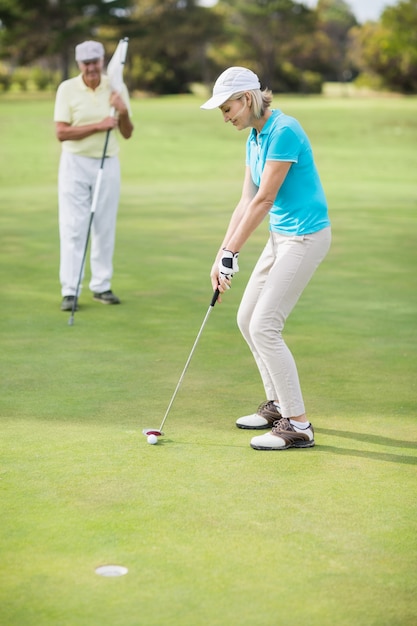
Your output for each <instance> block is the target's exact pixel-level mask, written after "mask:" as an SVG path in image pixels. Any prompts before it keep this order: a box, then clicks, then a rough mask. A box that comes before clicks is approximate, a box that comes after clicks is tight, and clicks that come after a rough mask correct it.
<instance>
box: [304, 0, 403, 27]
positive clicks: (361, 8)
mask: <svg viewBox="0 0 417 626" xmlns="http://www.w3.org/2000/svg"><path fill="white" fill-rule="evenodd" d="M297 1H298V0H297ZM299 1H300V2H302V3H303V4H305V5H307V6H309V7H315V6H316V5H317V0H299ZM345 2H346V4H348V5H349V6H350V7H351V9H352V13H354V14H355V17H356V19H357V20H358V22H360V23H363V22H366V21H367V20H373V21H378V19H379V18H380V16H381V13H382V12H383V10H384V9H385V8H386V7H387V6H392V5H394V4H398V0H345Z"/></svg>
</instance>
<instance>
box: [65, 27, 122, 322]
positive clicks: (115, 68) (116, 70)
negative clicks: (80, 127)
mask: <svg viewBox="0 0 417 626" xmlns="http://www.w3.org/2000/svg"><path fill="white" fill-rule="evenodd" d="M128 43H129V38H128V37H125V38H124V39H121V40H120V41H119V45H118V47H117V49H116V52H115V53H114V55H113V57H112V59H111V61H110V63H109V66H108V70H107V73H108V75H109V78H110V84H111V86H112V89H114V90H115V91H120V84H121V83H122V81H123V77H122V73H123V66H124V64H125V61H126V54H127V46H128ZM110 74H111V76H110ZM115 112H116V111H115V108H114V107H112V108H111V110H110V117H114V114H115ZM110 132H111V130H110V129H109V130H108V131H107V132H106V138H105V141H104V147H103V154H102V157H101V161H100V168H99V170H98V173H97V178H96V185H95V187H94V194H93V200H92V202H91V209H90V220H89V222H88V228H87V237H86V241H85V246H84V253H83V258H82V261H81V267H80V273H79V276H78V283H77V288H76V290H75V296H74V300H73V303H72V310H71V315H70V318H69V320H68V326H73V325H74V314H75V311H76V309H77V302H78V296H79V292H80V285H81V281H82V279H83V274H84V266H85V259H86V256H87V249H88V242H89V240H90V233H91V225H92V223H93V218H94V213H95V211H96V208H97V203H98V197H99V193H100V187H101V180H102V178H103V169H104V161H105V159H106V153H107V146H108V144H109V137H110Z"/></svg>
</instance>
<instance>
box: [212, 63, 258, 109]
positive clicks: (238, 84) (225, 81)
mask: <svg viewBox="0 0 417 626" xmlns="http://www.w3.org/2000/svg"><path fill="white" fill-rule="evenodd" d="M260 88H261V83H260V82H259V78H258V77H257V75H256V74H254V73H253V72H252V71H251V70H248V69H247V68H246V67H229V69H227V70H225V71H224V72H223V74H220V76H219V77H218V79H217V80H216V82H215V83H214V87H213V95H212V97H211V98H210V99H209V100H207V102H205V103H204V104H202V105H201V107H200V109H215V108H216V107H219V106H221V105H222V104H224V103H225V102H226V100H228V99H229V98H230V97H231V96H233V94H235V93H239V92H240V91H252V90H253V89H260Z"/></svg>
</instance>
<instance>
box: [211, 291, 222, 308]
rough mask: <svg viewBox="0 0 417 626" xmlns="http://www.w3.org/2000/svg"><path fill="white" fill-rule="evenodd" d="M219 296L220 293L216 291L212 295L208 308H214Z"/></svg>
mask: <svg viewBox="0 0 417 626" xmlns="http://www.w3.org/2000/svg"><path fill="white" fill-rule="evenodd" d="M219 295H220V291H219V290H218V289H216V291H215V292H214V293H213V297H212V299H211V304H210V306H214V305H215V304H216V302H217V298H218V297H219Z"/></svg>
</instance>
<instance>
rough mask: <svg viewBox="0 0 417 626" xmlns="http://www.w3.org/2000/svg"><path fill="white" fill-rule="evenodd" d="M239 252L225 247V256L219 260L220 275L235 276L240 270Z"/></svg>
mask: <svg viewBox="0 0 417 626" xmlns="http://www.w3.org/2000/svg"><path fill="white" fill-rule="evenodd" d="M238 256H239V252H234V253H233V252H231V251H230V250H225V249H223V256H222V258H221V259H220V261H219V275H220V277H221V278H233V275H234V274H236V273H237V272H238V271H239V265H238V263H237V259H238Z"/></svg>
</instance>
